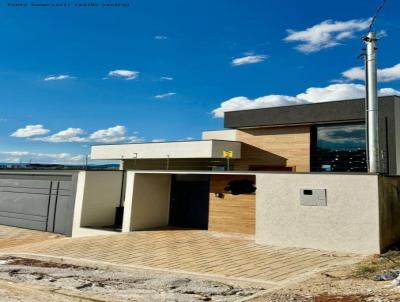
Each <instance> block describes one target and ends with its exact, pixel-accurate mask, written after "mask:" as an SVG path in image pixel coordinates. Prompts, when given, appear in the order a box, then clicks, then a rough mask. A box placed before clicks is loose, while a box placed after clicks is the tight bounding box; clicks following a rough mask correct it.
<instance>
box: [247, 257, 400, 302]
mask: <svg viewBox="0 0 400 302" xmlns="http://www.w3.org/2000/svg"><path fill="white" fill-rule="evenodd" d="M396 270H400V252H398V251H392V252H388V253H386V254H384V255H381V256H378V255H376V256H371V257H369V258H367V259H366V260H365V261H363V262H361V263H359V264H356V265H352V266H346V267H341V268H336V269H331V270H328V271H325V272H324V273H320V274H318V275H316V276H315V277H313V278H311V279H308V280H307V281H304V282H300V283H297V284H294V285H289V286H285V287H283V288H280V289H275V290H273V291H271V292H268V293H267V294H261V296H259V297H258V298H254V299H251V300H250V301H251V302H261V301H262V302H272V301H273V302H287V301H293V302H394V301H400V286H393V285H392V281H375V280H374V279H375V278H376V277H377V276H380V275H381V274H382V273H384V272H388V271H396Z"/></svg>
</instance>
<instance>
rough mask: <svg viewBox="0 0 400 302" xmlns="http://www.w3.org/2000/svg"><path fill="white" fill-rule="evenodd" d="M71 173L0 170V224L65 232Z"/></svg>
mask: <svg viewBox="0 0 400 302" xmlns="http://www.w3.org/2000/svg"><path fill="white" fill-rule="evenodd" d="M72 178H73V177H72V175H44V174H42V173H34V174H13V173H10V174H0V224H4V225H9V226H15V227H22V228H27V229H34V230H40V231H47V232H54V233H60V234H66V235H69V233H70V232H71V223H72V215H71V213H73V207H74V198H73V192H74V189H73V181H72Z"/></svg>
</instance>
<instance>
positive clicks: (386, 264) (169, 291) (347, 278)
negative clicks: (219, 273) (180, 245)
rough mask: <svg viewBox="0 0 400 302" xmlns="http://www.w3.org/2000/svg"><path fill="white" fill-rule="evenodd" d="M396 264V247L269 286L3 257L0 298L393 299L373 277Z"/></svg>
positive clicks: (398, 297) (386, 285)
mask: <svg viewBox="0 0 400 302" xmlns="http://www.w3.org/2000/svg"><path fill="white" fill-rule="evenodd" d="M397 269H400V252H390V253H388V254H385V255H382V256H374V257H370V258H368V259H366V260H365V261H364V262H362V263H360V264H357V265H352V266H346V267H340V268H335V269H330V270H328V271H325V272H323V273H319V274H318V275H315V276H314V277H312V278H311V279H308V280H306V281H302V282H299V283H296V284H292V285H286V286H285V285H283V286H281V287H280V288H275V289H273V288H268V287H267V286H265V287H264V286H260V285H259V284H258V285H254V284H250V285H249V284H248V285H243V284H238V283H235V282H225V281H224V282H221V281H212V280H207V279H204V278H201V277H193V276H188V275H184V274H176V273H173V274H171V273H164V272H158V271H151V270H139V269H138V270H135V271H130V272H122V271H114V270H104V269H96V268H93V267H84V266H77V265H70V264H66V263H56V262H51V261H43V260H35V259H28V258H20V257H3V258H0V301H7V302H16V301H24V302H25V301H26V302H37V301H40V302H50V301H51V302H64V301H72V302H75V301H76V302H77V301H81V302H88V301H92V302H93V301H103V302H116V301H121V302H123V301H155V302H157V301H168V302H169V301H171V302H172V301H174V302H191V301H193V302H197V301H221V302H222V301H226V302H230V301H250V302H261V301H265V302H289V301H293V302H394V301H400V287H399V286H391V283H392V281H374V279H375V278H376V276H380V275H381V274H382V273H383V272H388V271H397ZM255 296H256V297H255Z"/></svg>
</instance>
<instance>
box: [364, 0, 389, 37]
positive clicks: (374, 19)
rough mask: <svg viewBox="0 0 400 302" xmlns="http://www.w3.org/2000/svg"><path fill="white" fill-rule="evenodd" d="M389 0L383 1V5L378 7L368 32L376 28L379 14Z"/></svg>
mask: <svg viewBox="0 0 400 302" xmlns="http://www.w3.org/2000/svg"><path fill="white" fill-rule="evenodd" d="M386 1H387V0H383V1H382V3H381V5H379V6H378V8H377V9H376V12H375V15H374V16H373V17H372V19H371V23H370V24H369V27H368V32H371V31H372V28H373V27H374V24H375V21H376V19H377V18H378V15H379V13H380V12H381V10H382V9H383V7H384V6H385V4H386Z"/></svg>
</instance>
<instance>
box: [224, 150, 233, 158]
mask: <svg viewBox="0 0 400 302" xmlns="http://www.w3.org/2000/svg"><path fill="white" fill-rule="evenodd" d="M222 153H223V155H224V157H225V158H232V157H233V151H231V150H224V151H223V152H222Z"/></svg>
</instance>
